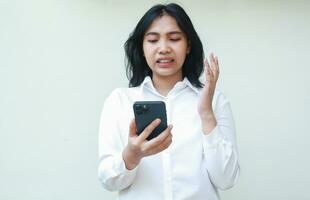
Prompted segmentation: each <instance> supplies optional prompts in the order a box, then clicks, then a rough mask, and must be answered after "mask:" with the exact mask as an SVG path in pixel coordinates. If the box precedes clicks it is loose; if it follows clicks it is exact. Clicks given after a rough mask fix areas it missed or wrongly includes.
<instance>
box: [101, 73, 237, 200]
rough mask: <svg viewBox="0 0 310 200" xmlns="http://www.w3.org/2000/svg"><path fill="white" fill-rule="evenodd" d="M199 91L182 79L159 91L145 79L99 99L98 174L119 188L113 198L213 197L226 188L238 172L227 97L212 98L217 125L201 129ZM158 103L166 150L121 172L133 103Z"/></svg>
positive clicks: (112, 187) (218, 94) (194, 199)
mask: <svg viewBox="0 0 310 200" xmlns="http://www.w3.org/2000/svg"><path fill="white" fill-rule="evenodd" d="M200 93H201V89H198V88H196V87H194V86H193V85H192V84H191V83H190V82H189V81H188V79H187V78H184V80H183V81H181V82H178V83H176V84H175V86H174V87H173V89H172V90H171V91H170V92H169V93H168V95H167V96H162V95H160V94H159V93H158V92H157V91H156V89H155V88H154V86H153V84H152V80H151V78H150V77H146V78H145V80H144V82H143V83H142V84H141V85H140V86H138V87H133V88H118V89H115V90H114V91H113V92H112V93H111V95H110V96H109V97H108V98H107V99H106V100H105V103H104V106H103V111H102V116H101V121H100V130H99V169H98V176H99V180H100V181H101V182H102V184H103V186H104V187H105V188H106V189H108V190H111V191H115V190H116V191H119V193H118V194H119V195H118V198H119V200H133V199H135V200H140V199H141V200H146V199H147V200H161V199H164V200H185V199H188V200H200V199H201V200H218V199H220V197H219V194H218V189H222V190H224V189H228V188H230V187H232V186H233V185H234V184H235V183H236V181H237V179H238V176H239V164H238V153H237V146H236V136H235V127H234V121H233V116H232V112H231V108H230V104H229V102H228V100H227V98H226V97H225V96H224V95H223V94H222V93H221V92H219V91H218V90H216V91H215V94H214V97H213V102H212V106H213V111H214V113H215V117H216V120H217V126H216V127H215V128H214V129H213V130H212V131H211V133H210V134H208V135H205V134H203V131H202V126H201V120H200V116H199V114H198V110H197V105H198V101H199V97H200ZM142 100H143V101H148V100H150V101H156V100H160V101H164V102H165V103H166V109H167V120H168V124H172V125H173V129H172V135H173V138H172V140H173V141H172V143H171V145H170V146H169V148H167V149H166V150H164V151H162V152H160V153H158V154H156V155H152V156H148V157H144V158H142V160H141V161H140V163H139V165H138V166H137V167H136V168H135V169H133V170H127V169H126V167H125V163H124V161H123V159H122V151H123V149H124V148H125V146H126V145H127V142H128V135H129V124H130V121H131V120H132V119H133V118H134V113H133V108H132V106H133V103H134V102H135V101H142Z"/></svg>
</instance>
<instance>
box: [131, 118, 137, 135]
mask: <svg viewBox="0 0 310 200" xmlns="http://www.w3.org/2000/svg"><path fill="white" fill-rule="evenodd" d="M137 136H138V135H137V127H136V122H135V119H134V118H133V119H132V120H131V122H130V124H129V137H137Z"/></svg>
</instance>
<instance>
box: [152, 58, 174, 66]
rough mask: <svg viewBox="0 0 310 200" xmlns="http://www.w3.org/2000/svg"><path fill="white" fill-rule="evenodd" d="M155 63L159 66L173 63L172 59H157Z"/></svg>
mask: <svg viewBox="0 0 310 200" xmlns="http://www.w3.org/2000/svg"><path fill="white" fill-rule="evenodd" d="M156 63H157V64H158V65H159V66H160V67H167V66H170V65H171V64H173V63H174V59H158V60H157V61H156Z"/></svg>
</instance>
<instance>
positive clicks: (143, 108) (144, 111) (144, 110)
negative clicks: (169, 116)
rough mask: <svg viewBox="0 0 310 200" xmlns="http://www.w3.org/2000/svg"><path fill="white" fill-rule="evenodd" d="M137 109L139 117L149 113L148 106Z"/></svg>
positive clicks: (136, 107)
mask: <svg viewBox="0 0 310 200" xmlns="http://www.w3.org/2000/svg"><path fill="white" fill-rule="evenodd" d="M135 109H136V113H137V114H138V115H141V114H143V113H146V112H148V110H149V109H148V107H147V105H136V106H135Z"/></svg>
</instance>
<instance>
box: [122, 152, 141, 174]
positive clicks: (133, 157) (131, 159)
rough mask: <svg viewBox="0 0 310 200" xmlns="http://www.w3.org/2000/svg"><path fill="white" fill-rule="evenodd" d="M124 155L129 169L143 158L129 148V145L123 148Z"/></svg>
mask: <svg viewBox="0 0 310 200" xmlns="http://www.w3.org/2000/svg"><path fill="white" fill-rule="evenodd" d="M122 156H123V160H124V162H125V166H126V168H127V169H128V170H132V169H134V168H135V167H136V166H137V165H138V164H139V163H140V160H141V158H140V157H139V156H138V155H137V153H134V152H133V151H131V150H130V149H129V148H128V146H127V147H126V148H125V149H124V150H123V153H122Z"/></svg>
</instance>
